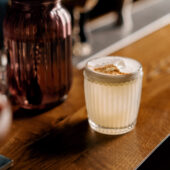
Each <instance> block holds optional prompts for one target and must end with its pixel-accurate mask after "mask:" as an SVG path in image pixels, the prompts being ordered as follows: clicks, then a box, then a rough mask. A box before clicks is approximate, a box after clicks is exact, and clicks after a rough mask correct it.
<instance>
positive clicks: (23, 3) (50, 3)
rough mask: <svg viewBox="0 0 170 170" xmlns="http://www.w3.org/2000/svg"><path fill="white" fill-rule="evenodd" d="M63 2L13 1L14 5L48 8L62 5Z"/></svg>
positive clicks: (50, 0)
mask: <svg viewBox="0 0 170 170" xmlns="http://www.w3.org/2000/svg"><path fill="white" fill-rule="evenodd" d="M60 1H61V0H12V1H11V2H12V5H29V6H48V5H57V4H60Z"/></svg>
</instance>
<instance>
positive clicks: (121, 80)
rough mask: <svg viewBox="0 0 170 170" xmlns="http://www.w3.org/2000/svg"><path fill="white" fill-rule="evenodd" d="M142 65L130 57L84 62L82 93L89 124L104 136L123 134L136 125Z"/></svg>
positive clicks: (104, 58)
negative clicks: (85, 64)
mask: <svg viewBox="0 0 170 170" xmlns="http://www.w3.org/2000/svg"><path fill="white" fill-rule="evenodd" d="M142 75H143V72H142V66H141V64H140V63H139V62H138V61H136V60H133V59H130V58H123V57H102V58H98V59H94V60H91V61H89V62H88V63H87V66H86V68H85V71H84V90H85V100H86V107H87V113H88V120H89V124H90V126H91V127H92V129H94V130H95V131H98V132H100V133H104V134H123V133H126V132H128V131H130V130H132V129H133V128H134V126H135V124H136V119H137V115H138V110H139V104H140V98H141V88H142Z"/></svg>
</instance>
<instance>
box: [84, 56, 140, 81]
mask: <svg viewBox="0 0 170 170" xmlns="http://www.w3.org/2000/svg"><path fill="white" fill-rule="evenodd" d="M106 57H118V58H124V59H128V60H132V61H135V62H136V63H138V64H139V68H138V69H137V70H136V71H134V72H131V73H128V74H125V75H110V74H103V73H100V72H97V71H94V70H92V69H89V67H88V63H89V62H90V61H93V60H97V59H100V58H106ZM139 75H141V76H143V68H142V64H141V63H140V62H139V61H137V60H135V59H132V58H129V57H122V56H104V57H96V58H93V59H91V60H88V62H87V63H86V66H85V69H84V77H86V76H87V77H88V78H90V79H91V80H96V81H102V82H110V83H121V82H128V81H131V80H135V79H137V78H138V77H139Z"/></svg>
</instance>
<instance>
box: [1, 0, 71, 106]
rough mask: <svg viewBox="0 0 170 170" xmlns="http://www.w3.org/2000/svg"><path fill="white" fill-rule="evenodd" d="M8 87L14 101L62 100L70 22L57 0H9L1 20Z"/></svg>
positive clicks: (25, 103) (40, 102)
mask: <svg viewBox="0 0 170 170" xmlns="http://www.w3.org/2000/svg"><path fill="white" fill-rule="evenodd" d="M4 38H5V47H6V49H7V52H8V67H7V76H8V86H9V91H10V93H11V95H12V96H13V97H14V98H15V99H16V101H17V103H18V104H19V105H20V106H21V107H23V108H26V109H42V108H47V107H51V106H52V105H54V104H57V103H59V102H60V101H63V100H64V99H65V98H66V96H67V93H68V91H69V89H70V86H71V82H72V66H71V53H72V52H71V21H70V16H69V14H68V13H67V11H66V10H65V9H64V8H63V7H62V6H61V4H60V0H58V1H56V0H52V1H49V0H12V3H11V5H10V8H9V10H8V12H7V15H6V18H5V22H4Z"/></svg>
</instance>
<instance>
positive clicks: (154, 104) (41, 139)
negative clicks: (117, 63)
mask: <svg viewBox="0 0 170 170" xmlns="http://www.w3.org/2000/svg"><path fill="white" fill-rule="evenodd" d="M169 37H170V25H168V26H166V27H164V28H162V29H160V30H159V31H157V32H155V33H153V34H151V35H149V36H147V37H145V38H143V39H141V40H139V41H137V42H136V43H134V44H132V45H129V46H128V47H126V48H124V49H122V50H120V51H117V52H116V53H114V54H111V55H120V56H126V57H131V58H134V59H137V60H139V61H140V62H141V63H142V65H143V68H144V81H143V92H142V100H141V106H140V111H139V116H138V122H137V125H136V128H135V129H134V130H133V131H132V132H130V133H127V134H125V135H120V136H107V135H102V134H98V133H96V132H94V131H93V130H91V129H90V127H89V125H88V122H87V115H86V108H85V102H84V92H83V75H82V71H78V70H74V81H73V85H72V89H71V91H70V93H69V96H68V99H67V100H66V101H65V102H64V103H62V104H61V105H60V106H58V107H56V108H54V109H52V110H50V111H46V112H44V113H41V114H40V113H36V112H35V113H32V112H31V113H29V112H26V111H24V110H17V111H15V113H14V121H13V125H12V129H11V132H10V134H9V137H8V139H7V141H6V142H5V144H3V145H1V146H0V154H3V155H5V156H7V157H9V158H11V159H13V160H14V166H13V167H12V168H11V169H16V170H21V169H35V170H36V169H37V170H40V169H43V170H46V169H49V170H50V169H51V170H53V169H54V170H58V169H59V170H60V169H61V170H93V169H94V170H100V169H102V170H105V169H106V170H111V169H113V170H114V169H116V170H131V169H134V168H135V167H136V166H137V165H138V164H139V163H140V162H141V161H142V160H143V159H144V158H145V157H146V156H147V155H148V154H149V153H150V152H151V150H152V149H154V148H155V146H156V145H157V144H158V143H159V142H161V140H162V139H163V138H164V137H166V136H167V135H168V134H169V133H170V38H169Z"/></svg>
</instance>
